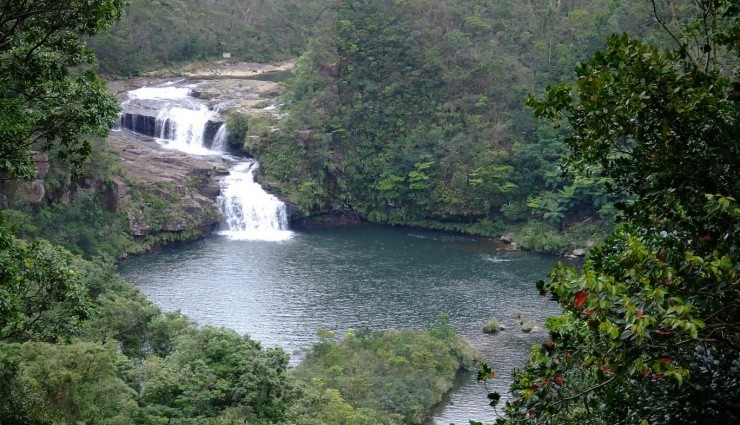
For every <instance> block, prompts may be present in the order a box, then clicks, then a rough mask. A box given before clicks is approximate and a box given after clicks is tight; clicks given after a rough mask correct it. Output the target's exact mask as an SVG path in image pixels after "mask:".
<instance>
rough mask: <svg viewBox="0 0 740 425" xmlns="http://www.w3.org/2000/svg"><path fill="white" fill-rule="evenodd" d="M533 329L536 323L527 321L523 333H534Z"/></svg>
mask: <svg viewBox="0 0 740 425" xmlns="http://www.w3.org/2000/svg"><path fill="white" fill-rule="evenodd" d="M532 329H534V322H533V321H531V320H527V321H526V322H524V323H522V332H524V333H530V332H532Z"/></svg>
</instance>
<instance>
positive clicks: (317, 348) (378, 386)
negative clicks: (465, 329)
mask: <svg viewBox="0 0 740 425" xmlns="http://www.w3.org/2000/svg"><path fill="white" fill-rule="evenodd" d="M332 337H333V335H332V334H331V333H330V332H326V331H324V332H323V338H322V341H321V342H319V343H317V344H315V345H314V347H313V349H312V350H311V352H310V353H309V354H308V355H307V356H306V359H305V360H304V361H303V362H302V363H301V365H300V366H299V367H298V368H297V369H296V372H295V373H296V376H298V377H299V378H301V379H302V380H304V381H305V382H307V383H308V384H310V385H315V386H318V387H319V388H321V389H322V390H332V389H333V390H337V391H338V393H339V395H340V396H341V398H342V399H343V400H344V401H345V402H346V403H347V404H348V405H349V406H351V407H352V408H353V409H354V412H353V414H352V417H351V418H350V422H349V423H355V424H356V423H363V424H368V425H369V424H380V423H383V424H420V423H421V422H422V421H423V420H424V418H425V417H426V415H427V414H428V411H429V409H430V408H431V407H432V406H433V405H435V404H436V403H438V402H439V401H440V400H441V399H442V395H443V394H444V393H446V392H447V391H449V390H450V388H451V387H452V383H453V381H454V378H455V375H456V373H457V372H458V370H460V369H461V368H467V369H469V368H470V367H472V366H473V363H474V361H475V350H474V349H473V348H472V346H470V344H469V343H467V342H465V341H464V340H462V339H461V338H460V337H459V336H457V335H456V334H455V332H454V331H453V330H452V328H451V327H450V325H449V324H448V323H447V321H446V320H445V319H444V318H440V319H439V320H438V323H436V324H435V325H434V326H433V327H431V328H430V329H428V330H426V331H393V330H391V331H385V332H371V331H369V330H367V329H365V330H361V331H350V332H348V333H347V334H346V335H345V336H344V338H342V340H341V341H334V340H332Z"/></svg>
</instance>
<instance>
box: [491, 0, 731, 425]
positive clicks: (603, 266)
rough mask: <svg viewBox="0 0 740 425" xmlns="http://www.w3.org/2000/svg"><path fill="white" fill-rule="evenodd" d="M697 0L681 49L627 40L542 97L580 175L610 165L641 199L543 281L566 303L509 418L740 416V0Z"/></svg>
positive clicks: (517, 391)
mask: <svg viewBox="0 0 740 425" xmlns="http://www.w3.org/2000/svg"><path fill="white" fill-rule="evenodd" d="M696 3H697V4H698V6H699V9H698V12H699V18H698V20H693V21H691V22H689V24H687V26H686V29H685V32H684V33H683V34H682V35H680V34H678V33H676V32H675V31H673V30H671V34H672V35H673V37H674V38H675V40H676V41H678V47H676V48H675V49H673V50H668V51H661V50H659V49H658V48H656V47H653V46H650V45H648V44H646V43H643V42H641V41H639V40H635V39H632V38H630V37H629V36H627V35H622V36H613V37H611V38H610V39H609V40H608V45H607V49H606V51H605V52H603V53H597V54H596V55H594V56H593V57H592V58H591V59H590V60H589V61H588V62H587V63H585V64H583V65H581V66H579V67H578V68H577V69H576V73H577V77H578V78H577V81H576V82H575V83H574V84H572V85H571V84H561V85H558V86H554V87H551V88H549V89H548V90H547V94H546V95H545V97H544V98H543V99H534V98H530V99H529V100H528V104H529V105H530V106H531V107H532V108H533V109H534V111H535V114H536V115H537V116H539V117H544V118H547V119H550V120H551V121H553V122H554V123H555V124H556V125H559V124H562V123H563V122H564V123H565V124H566V126H567V130H568V133H567V136H566V138H565V143H566V144H567V146H568V147H569V154H568V155H567V156H566V158H565V164H566V165H567V166H568V167H569V169H570V170H571V172H575V173H577V172H584V171H585V170H588V169H591V170H593V169H594V167H596V168H597V169H598V170H599V171H598V174H599V175H601V176H604V177H606V178H607V179H608V180H609V181H611V183H610V184H609V185H608V187H607V189H608V190H609V192H610V193H612V194H617V195H620V196H623V197H624V199H629V201H627V202H623V203H621V204H619V205H618V206H617V208H618V209H619V211H620V212H621V214H622V217H621V223H620V225H619V226H618V227H617V228H616V229H615V231H614V232H613V233H612V235H611V236H610V237H609V238H607V240H606V241H605V242H604V244H603V245H602V246H600V247H598V248H597V249H594V250H593V251H592V253H591V254H590V255H589V258H588V259H587V260H586V262H585V263H584V265H583V267H582V269H581V270H577V269H576V268H574V267H567V266H563V265H559V266H557V267H556V268H555V269H554V270H553V271H552V273H551V275H550V278H549V280H548V281H547V282H544V281H541V282H539V284H538V286H539V288H540V290H541V292H542V294H543V295H546V294H548V293H549V294H550V295H551V296H552V297H553V298H554V299H555V300H557V301H558V302H559V304H560V305H561V306H562V307H563V310H564V312H563V314H562V315H561V316H560V317H555V318H551V319H549V320H548V323H547V327H548V330H549V333H550V337H551V339H552V340H551V341H548V342H547V343H545V344H542V345H537V346H534V347H533V350H532V355H531V358H530V360H529V362H528V363H527V364H526V366H525V367H524V369H522V370H521V371H518V372H515V374H514V384H513V385H512V392H513V394H514V397H515V398H514V399H513V400H512V401H511V402H510V403H508V404H507V407H506V412H507V414H508V415H507V418H506V420H502V421H504V422H509V423H520V422H521V423H523V422H527V423H532V421H534V423H573V422H580V423H586V422H588V423H605V424H617V423H625V424H627V423H629V424H634V423H649V424H651V425H652V424H659V423H671V424H676V423H698V422H700V421H701V422H703V423H735V422H738V421H740V409H738V406H737V400H738V399H740V389H739V388H740V386H739V385H738V384H740V354H739V353H740V280H739V279H740V270H739V267H738V250H737V242H738V218H740V208H739V207H738V203H737V200H736V199H735V198H734V197H733V196H736V194H738V193H740V179H738V175H737V170H738V165H740V164H739V162H740V152H738V150H739V149H740V148H739V146H738V140H740V138H739V137H738V136H739V135H738V123H739V121H740V105H738V99H739V96H738V95H739V94H740V87H739V86H740V84H738V80H737V76H738V74H737V73H738V71H739V70H740V68H737V65H738V56H740V25H739V24H738V20H739V19H740V8H739V7H738V6H737V5H736V4H735V3H733V2H731V1H721V0H705V1H698V2H696ZM657 16H660V15H657ZM658 19H659V21H660V22H661V24H663V25H665V28H666V29H667V30H670V28H669V26H668V25H667V24H665V22H663V20H662V19H660V18H658ZM694 35H698V36H699V37H698V38H696V39H698V40H699V41H700V43H699V44H698V46H696V45H694V46H692V45H691V44H689V43H688V42H686V41H685V40H689V39H692V38H693V37H694ZM684 36H685V37H684ZM726 48H727V49H726ZM733 66H734V67H735V68H734V78H735V80H734V82H733V81H732V78H733V75H731V71H729V70H732V69H733Z"/></svg>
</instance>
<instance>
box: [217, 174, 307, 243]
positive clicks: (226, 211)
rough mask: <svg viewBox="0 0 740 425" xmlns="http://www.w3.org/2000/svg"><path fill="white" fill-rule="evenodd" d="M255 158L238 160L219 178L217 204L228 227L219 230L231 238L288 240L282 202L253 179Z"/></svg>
mask: <svg viewBox="0 0 740 425" xmlns="http://www.w3.org/2000/svg"><path fill="white" fill-rule="evenodd" d="M258 166H259V164H258V163H257V162H255V161H246V162H243V163H240V164H238V165H236V166H234V168H232V169H231V171H230V174H229V175H228V176H227V177H226V178H224V179H223V180H222V181H221V195H220V196H219V197H218V199H217V201H218V205H219V207H220V208H221V212H222V213H223V215H224V219H225V222H226V228H227V230H225V231H221V232H219V234H222V235H226V236H228V237H230V238H231V239H237V240H266V241H282V240H286V239H290V238H291V237H292V235H293V233H292V232H291V231H290V230H288V211H287V208H286V206H285V204H284V203H283V202H282V201H280V200H279V199H277V198H276V197H274V196H273V195H270V194H269V193H267V192H265V191H264V190H263V189H262V187H261V186H260V185H259V184H258V183H257V182H255V181H254V171H255V170H256V169H257V167H258Z"/></svg>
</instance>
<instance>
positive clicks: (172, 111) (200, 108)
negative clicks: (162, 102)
mask: <svg viewBox="0 0 740 425" xmlns="http://www.w3.org/2000/svg"><path fill="white" fill-rule="evenodd" d="M213 115H214V114H213V112H211V111H210V110H209V109H208V108H207V107H206V106H205V105H200V104H194V105H189V107H183V106H180V105H168V106H166V107H164V108H162V109H161V110H160V111H159V115H157V130H158V133H159V139H160V140H159V142H160V143H161V144H162V145H164V146H165V147H167V148H170V149H176V150H179V151H182V152H186V153H189V154H193V155H209V154H213V153H214V152H212V151H211V150H210V149H207V148H206V147H205V143H204V142H205V138H204V137H205V130H206V125H207V124H208V121H209V120H211V119H212V118H213Z"/></svg>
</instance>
